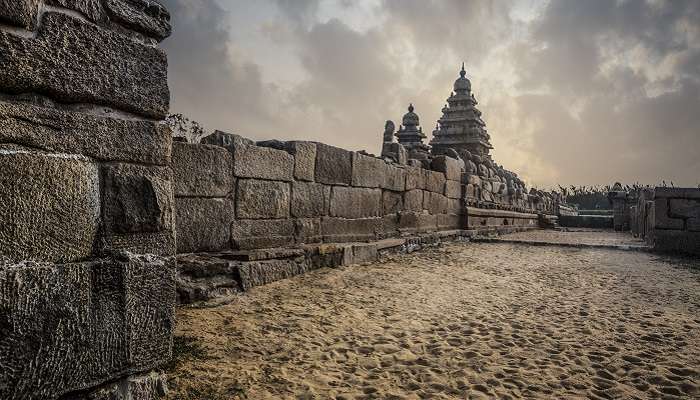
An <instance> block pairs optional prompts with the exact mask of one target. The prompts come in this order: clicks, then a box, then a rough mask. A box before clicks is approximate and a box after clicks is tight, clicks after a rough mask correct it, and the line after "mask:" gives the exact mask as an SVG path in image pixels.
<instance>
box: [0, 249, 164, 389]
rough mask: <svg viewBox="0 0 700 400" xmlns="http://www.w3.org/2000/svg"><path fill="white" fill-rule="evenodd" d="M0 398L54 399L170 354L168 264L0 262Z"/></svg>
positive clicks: (143, 259)
mask: <svg viewBox="0 0 700 400" xmlns="http://www.w3.org/2000/svg"><path fill="white" fill-rule="evenodd" d="M0 300H1V301H0V304H1V306H0V321H3V324H2V328H1V329H0V331H1V332H2V335H0V360H2V368H0V398H2V399H7V400H20V399H54V398H57V397H59V396H61V395H63V394H65V393H67V392H73V391H78V390H83V389H87V388H91V387H93V386H95V385H98V384H100V383H103V382H107V381H111V380H114V379H117V378H120V377H122V376H124V375H126V374H132V373H137V372H140V371H145V370H149V369H152V368H155V367H158V366H159V365H161V364H162V363H164V362H165V361H167V360H168V359H169V358H170V357H171V355H172V354H171V353H172V332H173V328H174V322H175V321H174V311H175V265H174V259H173V258H170V259H163V258H158V257H154V256H120V258H118V259H116V260H104V261H94V262H89V263H80V264H65V265H54V264H32V263H27V264H19V265H6V264H5V265H0Z"/></svg>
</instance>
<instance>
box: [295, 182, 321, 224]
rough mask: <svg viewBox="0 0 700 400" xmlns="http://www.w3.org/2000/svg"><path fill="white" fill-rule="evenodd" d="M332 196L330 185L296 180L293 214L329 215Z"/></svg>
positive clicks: (299, 216) (302, 215) (305, 216)
mask: <svg viewBox="0 0 700 400" xmlns="http://www.w3.org/2000/svg"><path fill="white" fill-rule="evenodd" d="M330 198H331V187H330V186H327V185H322V184H320V183H313V182H294V183H292V204H291V215H292V216H293V217H297V218H308V217H320V216H325V215H328V211H329V207H330Z"/></svg>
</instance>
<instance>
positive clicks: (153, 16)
mask: <svg viewBox="0 0 700 400" xmlns="http://www.w3.org/2000/svg"><path fill="white" fill-rule="evenodd" d="M105 5H106V6H107V10H108V11H109V14H110V15H111V16H112V18H113V19H114V20H116V21H117V22H119V23H121V24H122V25H124V26H126V27H128V28H131V29H133V30H135V31H138V32H141V33H144V34H146V35H148V36H151V37H154V38H156V39H158V40H163V39H165V38H167V37H168V36H170V32H171V27H170V13H169V12H168V10H167V9H166V8H165V7H163V6H162V5H161V4H160V3H158V2H157V1H155V0H105Z"/></svg>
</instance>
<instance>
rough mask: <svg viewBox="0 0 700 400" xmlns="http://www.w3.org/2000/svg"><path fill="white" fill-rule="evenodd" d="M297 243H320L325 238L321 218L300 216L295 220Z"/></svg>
mask: <svg viewBox="0 0 700 400" xmlns="http://www.w3.org/2000/svg"><path fill="white" fill-rule="evenodd" d="M294 237H295V241H296V243H300V244H303V243H320V242H321V241H322V240H323V234H322V232H321V219H320V218H299V219H295V220H294Z"/></svg>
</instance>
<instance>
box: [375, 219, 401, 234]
mask: <svg viewBox="0 0 700 400" xmlns="http://www.w3.org/2000/svg"><path fill="white" fill-rule="evenodd" d="M381 228H382V230H381V232H380V234H379V235H378V236H377V239H385V238H391V237H396V236H398V234H399V214H398V213H397V214H388V215H385V216H384V217H382V226H381Z"/></svg>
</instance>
